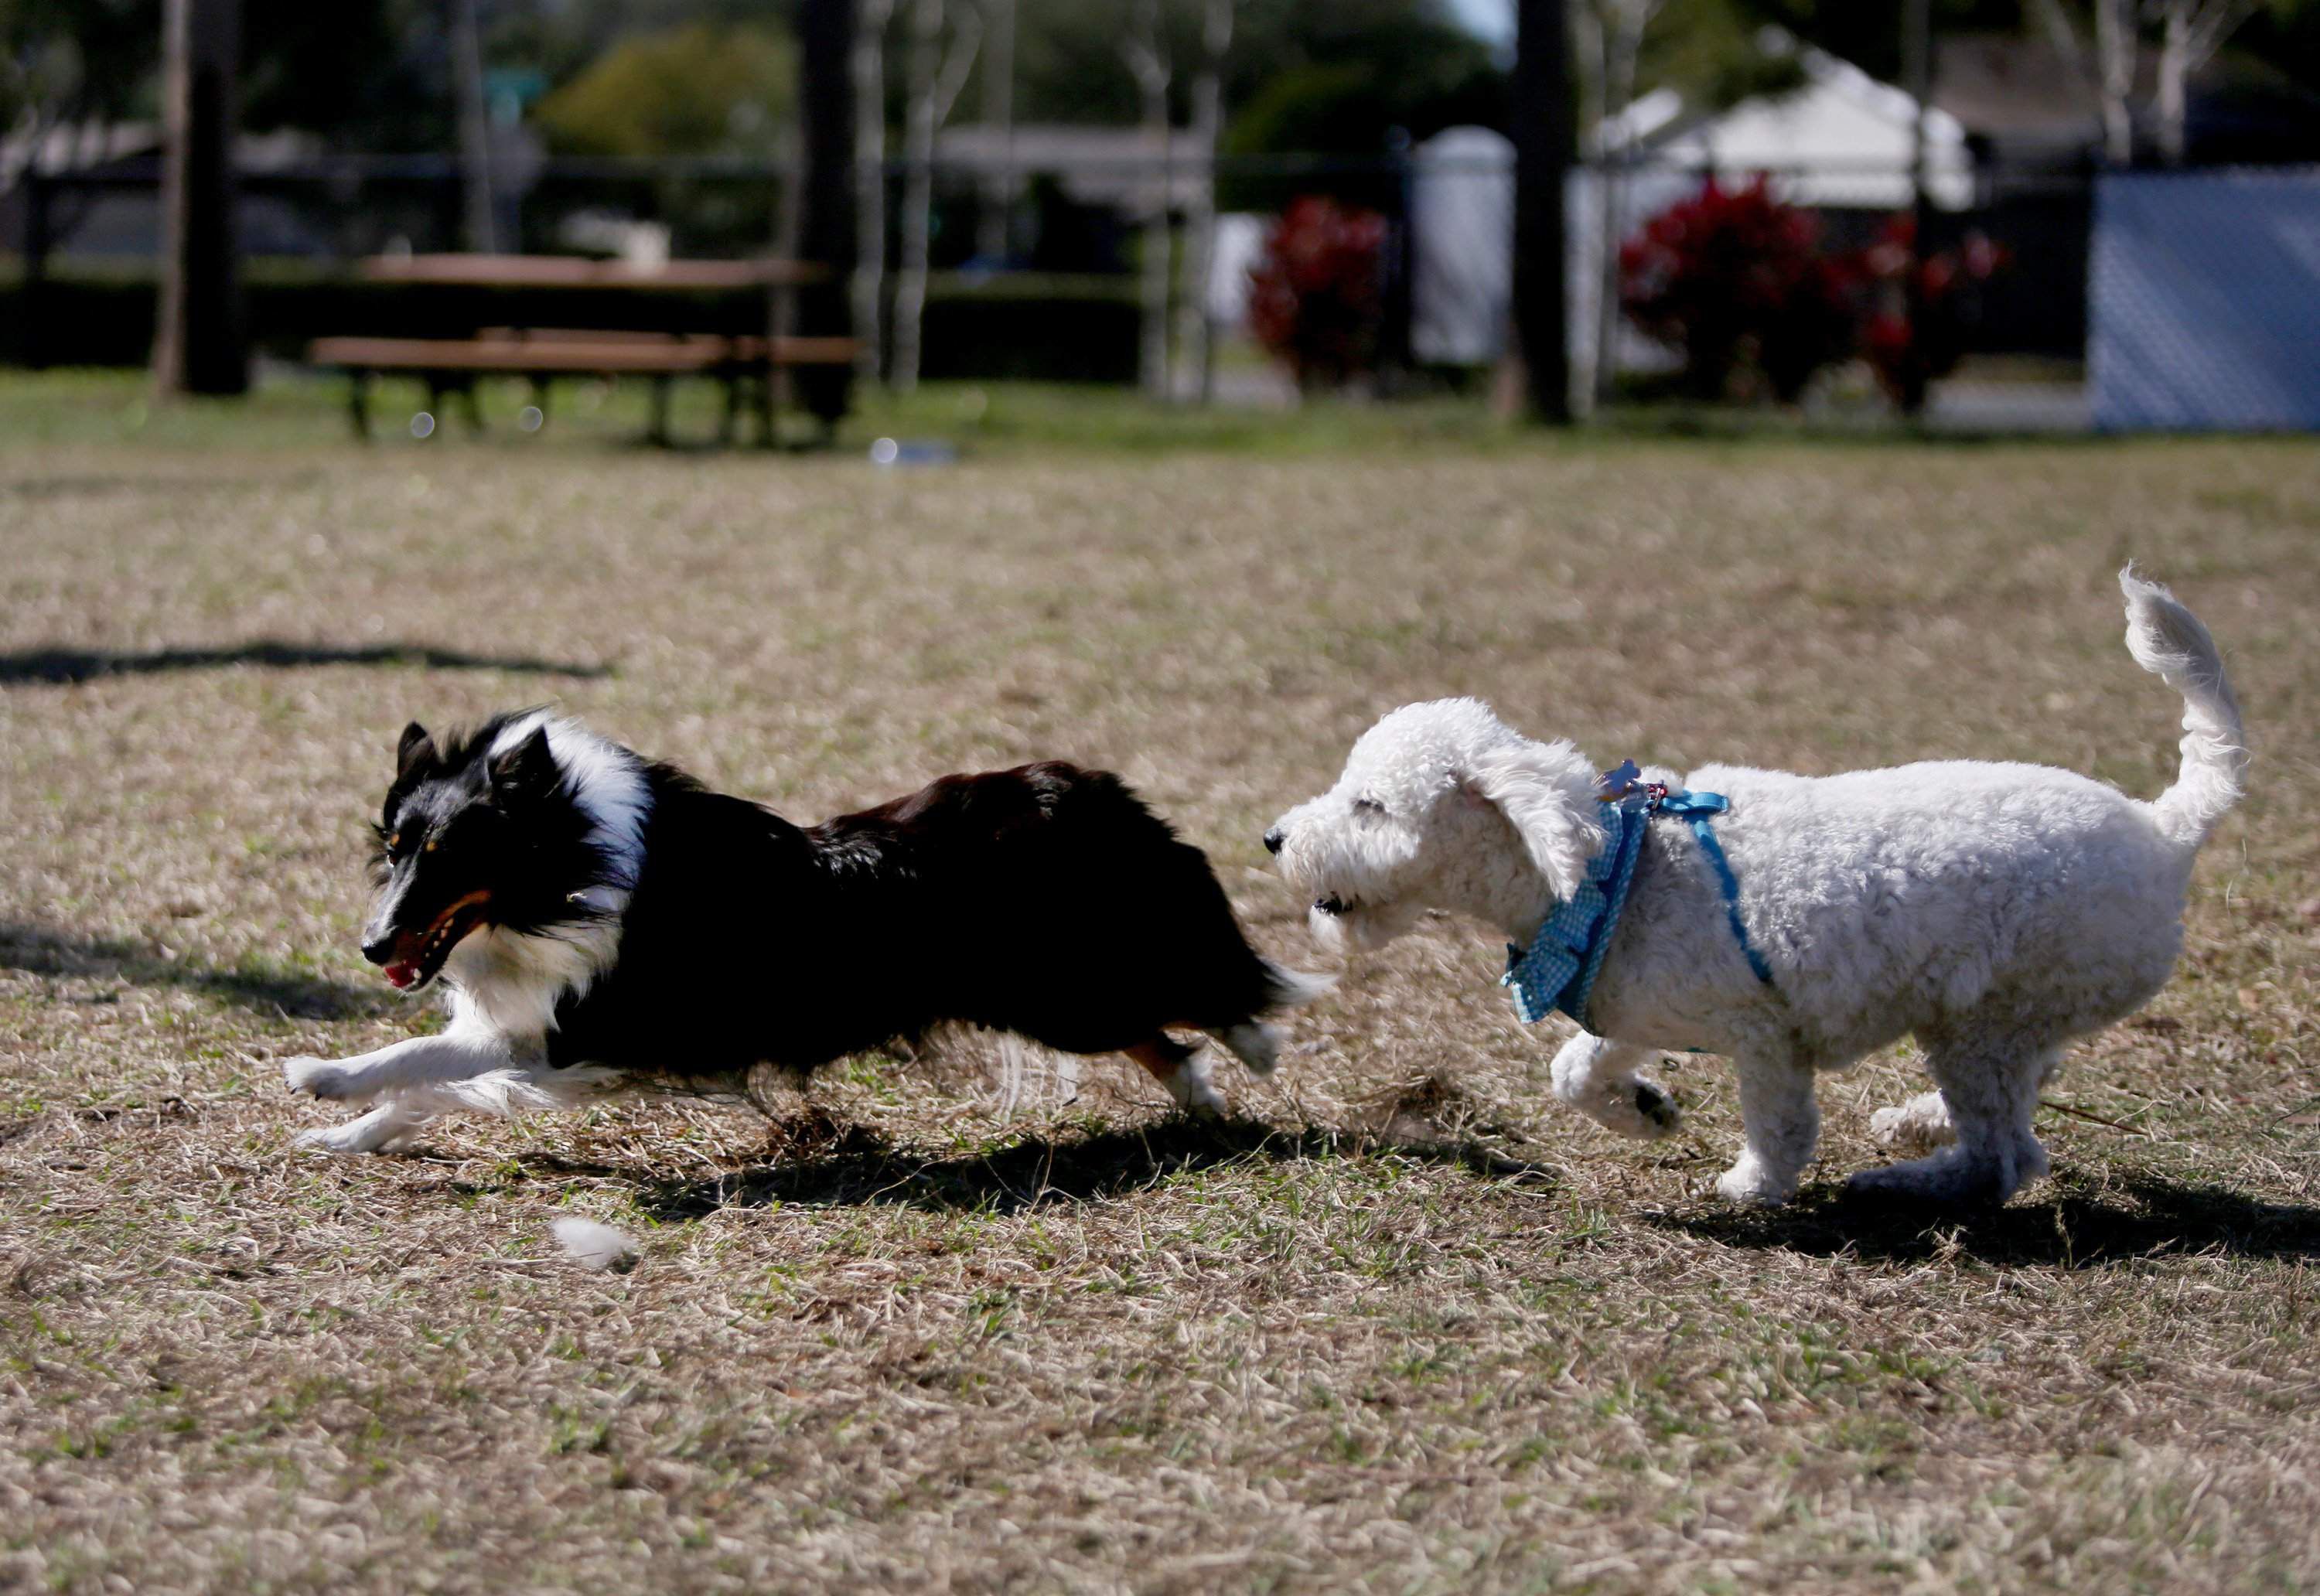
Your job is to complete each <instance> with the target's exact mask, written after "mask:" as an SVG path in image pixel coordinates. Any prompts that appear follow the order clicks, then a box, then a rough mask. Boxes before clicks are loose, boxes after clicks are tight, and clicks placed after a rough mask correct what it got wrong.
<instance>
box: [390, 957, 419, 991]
mask: <svg viewBox="0 0 2320 1596" xmlns="http://www.w3.org/2000/svg"><path fill="white" fill-rule="evenodd" d="M418 979H419V966H417V965H416V964H414V963H412V961H411V960H409V959H403V958H399V959H396V960H395V961H394V963H393V964H391V965H389V966H386V984H388V985H389V986H392V987H394V989H395V991H397V992H401V991H402V990H403V989H404V988H405V987H407V986H409V985H410V984H412V982H413V981H416V980H418Z"/></svg>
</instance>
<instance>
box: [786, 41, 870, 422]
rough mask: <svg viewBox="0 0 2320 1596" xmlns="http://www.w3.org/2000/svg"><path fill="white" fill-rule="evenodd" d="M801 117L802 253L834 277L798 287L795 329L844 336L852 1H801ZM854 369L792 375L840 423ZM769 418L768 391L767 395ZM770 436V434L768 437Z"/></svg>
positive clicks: (851, 160)
mask: <svg viewBox="0 0 2320 1596" xmlns="http://www.w3.org/2000/svg"><path fill="white" fill-rule="evenodd" d="M797 19H798V20H797V30H798V77H799V83H800V90H801V92H800V95H799V104H798V113H799V115H798V122H799V133H800V139H799V152H798V153H799V161H798V165H799V177H800V182H799V205H798V227H797V234H798V253H799V255H800V257H801V258H803V259H807V260H811V261H815V262H817V263H819V264H820V265H822V266H826V267H828V268H829V277H827V278H826V279H825V280H823V281H821V282H819V283H809V284H807V285H806V286H803V287H802V288H800V289H799V290H798V291H797V296H796V300H795V306H796V308H795V312H794V315H795V321H794V322H793V325H794V326H795V327H796V329H797V331H799V332H801V333H803V334H805V335H807V336H810V337H820V336H829V337H839V338H843V337H845V336H847V334H848V333H850V332H852V331H853V320H854V318H853V315H852V313H851V311H850V308H849V306H848V304H847V281H848V279H849V278H850V277H851V276H852V273H853V268H854V260H853V256H854V250H855V246H856V232H855V226H854V215H853V210H854V198H855V193H854V185H855V177H856V152H855V149H854V134H855V117H854V104H853V99H854V79H853V77H852V75H851V73H850V72H849V71H848V67H849V64H850V63H851V61H852V59H853V56H854V43H855V31H854V29H855V0H802V4H801V5H799V7H798V10H797ZM853 376H854V372H853V368H852V367H846V366H818V367H804V368H802V369H801V370H799V371H798V372H797V373H796V374H795V382H794V388H795V391H796V393H797V394H798V396H799V398H800V399H801V400H802V402H803V404H804V405H805V408H806V409H807V411H809V412H810V413H811V414H813V415H814V416H815V417H817V418H818V419H820V421H821V422H822V423H823V424H824V425H825V426H835V425H836V424H837V422H838V418H839V417H840V416H843V415H844V414H845V413H846V410H847V403H848V401H849V399H850V398H851V385H852V381H853ZM771 397H772V395H771V392H770V390H768V392H767V394H766V400H767V410H766V413H765V414H766V424H767V425H768V428H769V429H770V422H771V406H770V401H771ZM769 441H770V440H769Z"/></svg>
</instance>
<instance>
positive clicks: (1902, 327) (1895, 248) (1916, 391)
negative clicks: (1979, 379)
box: [1857, 215, 2006, 415]
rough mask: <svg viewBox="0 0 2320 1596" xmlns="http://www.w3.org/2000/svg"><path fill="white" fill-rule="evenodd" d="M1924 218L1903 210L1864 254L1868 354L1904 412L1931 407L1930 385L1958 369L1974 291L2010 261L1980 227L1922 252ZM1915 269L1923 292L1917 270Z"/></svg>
mask: <svg viewBox="0 0 2320 1596" xmlns="http://www.w3.org/2000/svg"><path fill="white" fill-rule="evenodd" d="M1858 260H1859V265H1858V267H1857V270H1858V271H1859V273H1860V276H1861V277H1862V281H1863V283H1864V284H1865V285H1866V289H1867V292H1866V295H1865V297H1866V300H1867V310H1866V314H1865V316H1864V318H1863V321H1862V329H1861V352H1862V356H1863V357H1864V358H1866V359H1867V360H1868V362H1869V367H1870V369H1871V370H1872V371H1874V372H1875V373H1876V374H1877V383H1878V385H1879V386H1880V387H1881V388H1883V389H1884V390H1885V392H1886V394H1887V395H1888V396H1889V397H1890V398H1891V400H1892V401H1893V403H1894V404H1897V405H1899V407H1900V408H1901V410H1902V411H1903V412H1904V413H1908V414H1910V415H1915V414H1916V413H1917V412H1918V411H1920V410H1922V409H1924V408H1925V404H1926V388H1927V386H1928V385H1931V384H1932V382H1933V380H1934V379H1935V377H1941V376H1948V375H1949V374H1950V373H1951V372H1953V371H1954V370H1956V369H1957V363H1958V361H1959V359H1960V358H1962V356H1963V355H1964V354H1965V339H1966V332H1967V330H1968V329H1969V328H1970V327H1971V324H1972V319H1973V312H1974V309H1975V303H1974V302H1975V292H1976V290H1978V289H1979V288H1980V286H1981V285H1982V284H1984V283H1987V282H1988V281H1989V279H1990V278H1991V277H1994V276H1996V275H1997V274H1998V270H1999V269H2000V268H2003V267H2004V266H2005V264H2006V251H2005V250H2004V249H2000V248H1999V247H1998V246H1997V245H1996V244H1993V243H1991V242H1990V241H1989V240H1988V239H1987V238H1985V237H1983V236H1982V235H1981V234H1980V233H1978V232H1976V233H1969V234H1967V235H1966V238H1965V241H1964V242H1963V243H1962V244H1961V245H1960V246H1959V247H1958V248H1957V249H1944V250H1942V251H1941V252H1940V253H1938V254H1935V255H1928V256H1926V257H1925V258H1923V259H1919V258H1917V218H1916V217H1914V216H1908V215H1902V216H1896V217H1894V218H1893V219H1892V220H1891V221H1890V222H1887V223H1886V224H1885V231H1884V233H1883V235H1882V236H1881V237H1880V238H1879V239H1878V240H1877V241H1876V242H1875V243H1874V244H1871V246H1870V247H1869V248H1868V249H1864V250H1862V252H1861V254H1860V256H1859V257H1858ZM1913 265H1914V267H1915V269H1916V285H1915V286H1916V294H1915V296H1914V302H1913V299H1912V295H1911V292H1910V290H1911V281H1910V273H1911V268H1912V266H1913Z"/></svg>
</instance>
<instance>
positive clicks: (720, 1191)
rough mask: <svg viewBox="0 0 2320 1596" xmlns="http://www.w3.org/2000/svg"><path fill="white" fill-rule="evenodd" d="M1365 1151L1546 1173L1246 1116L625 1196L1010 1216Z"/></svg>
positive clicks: (1474, 1154) (1477, 1168)
mask: <svg viewBox="0 0 2320 1596" xmlns="http://www.w3.org/2000/svg"><path fill="white" fill-rule="evenodd" d="M1375 1153H1386V1154H1393V1155H1398V1156H1402V1157H1407V1158H1415V1159H1420V1160H1423V1161H1425V1162H1427V1163H1431V1164H1447V1165H1458V1166H1460V1167H1462V1168H1465V1169H1469V1170H1472V1171H1473V1172H1474V1173H1476V1174H1485V1175H1490V1176H1492V1177H1495V1178H1500V1179H1505V1178H1516V1179H1522V1180H1528V1181H1539V1182H1549V1181H1552V1180H1554V1178H1555V1172H1554V1170H1552V1169H1550V1168H1548V1167H1547V1166H1545V1165H1536V1164H1529V1163H1525V1162H1523V1161H1522V1160H1520V1159H1516V1158H1509V1157H1507V1156H1504V1155H1502V1154H1500V1153H1497V1152H1494V1151H1492V1150H1491V1149H1490V1148H1488V1147H1483V1146H1482V1145H1481V1144H1479V1143H1476V1142H1472V1141H1442V1142H1430V1141H1428V1142H1418V1141H1388V1140H1382V1139H1379V1138H1373V1137H1365V1136H1359V1135H1354V1134H1347V1133H1341V1132H1337V1131H1331V1130H1321V1129H1305V1130H1301V1131H1300V1130H1282V1129H1275V1128H1273V1127H1272V1126H1268V1125H1264V1124H1260V1123H1257V1122H1255V1121H1253V1120H1223V1121H1212V1122H1203V1121H1200V1120H1183V1119H1176V1120H1165V1121H1163V1122H1162V1123H1160V1124H1158V1125H1154V1126H1149V1127H1146V1128H1144V1129H1133V1130H1123V1129H1092V1130H1090V1131H1089V1132H1088V1133H1087V1134H1085V1135H1083V1136H1077V1137H1030V1138H1026V1139H1024V1140H1022V1141H1019V1142H1015V1143H1012V1144H1010V1146H1007V1147H1000V1148H996V1149H993V1150H992V1151H991V1152H988V1153H983V1154H973V1155H966V1156H956V1157H941V1158H925V1157H920V1156H917V1155H914V1154H910V1153H904V1152H901V1151H898V1150H896V1149H895V1148H894V1147H892V1146H891V1145H889V1144H888V1143H886V1142H885V1141H884V1140H883V1139H882V1138H878V1137H876V1136H875V1135H873V1134H871V1133H870V1132H869V1131H867V1130H865V1129H862V1128H860V1127H858V1126H847V1127H844V1128H840V1129H838V1130H837V1131H836V1133H835V1135H834V1136H833V1137H832V1138H831V1139H830V1140H829V1142H828V1144H827V1145H826V1147H823V1148H822V1149H820V1151H818V1152H817V1153H815V1154H812V1155H809V1156H800V1157H795V1158H784V1159H782V1160H779V1161H776V1162H772V1163H766V1164H760V1165H752V1166H751V1167H749V1168H747V1169H739V1170H735V1171H733V1172H731V1173H730V1174H722V1175H717V1176H711V1177H707V1178H698V1179H691V1180H673V1181H646V1182H643V1183H640V1189H639V1193H638V1199H637V1201H638V1205H639V1207H640V1208H642V1209H643V1210H644V1211H646V1212H647V1213H648V1214H650V1215H652V1216H653V1217H654V1218H655V1219H657V1220H661V1221H662V1222H663V1223H667V1222H670V1221H675V1220H697V1219H701V1218H702V1217H703V1216H705V1215H708V1214H711V1213H714V1212H716V1211H718V1210H720V1209H725V1208H764V1207H767V1206H769V1205H771V1204H773V1203H776V1202H785V1203H796V1204H799V1205H802V1206H804V1207H809V1208H842V1207H858V1206H865V1205H888V1206H894V1207H904V1208H916V1209H924V1210H928V1211H935V1212H958V1211H985V1212H994V1213H1008V1214H1011V1213H1020V1212H1021V1211H1024V1210H1026V1209H1029V1208H1034V1207H1037V1206H1038V1205H1039V1204H1041V1203H1047V1202H1102V1201H1104V1200H1106V1199H1108V1198H1112V1197H1119V1196H1124V1195H1127V1194H1128V1193H1129V1192H1137V1191H1141V1190H1143V1189H1144V1188H1146V1187H1148V1186H1153V1185H1156V1184H1158V1183H1161V1182H1163V1181H1165V1180H1167V1179H1169V1178H1171V1177H1172V1176H1174V1175H1179V1174H1188V1173H1193V1172H1197V1171H1200V1170H1204V1169H1216V1168H1219V1167H1221V1166H1223V1165H1231V1164H1242V1163H1255V1162H1273V1163H1288V1162H1291V1161H1294V1160H1300V1159H1318V1158H1329V1157H1346V1156H1358V1155H1363V1154H1375ZM532 1162H535V1163H539V1162H540V1161H539V1160H537V1159H535V1160H533V1161H532ZM546 1167H547V1168H548V1170H549V1171H550V1172H552V1173H557V1174H575V1173H591V1171H587V1170H583V1169H579V1168H575V1167H573V1166H568V1165H563V1164H561V1162H560V1161H557V1160H548V1161H546ZM593 1173H598V1174H618V1173H621V1172H618V1171H606V1170H598V1171H593Z"/></svg>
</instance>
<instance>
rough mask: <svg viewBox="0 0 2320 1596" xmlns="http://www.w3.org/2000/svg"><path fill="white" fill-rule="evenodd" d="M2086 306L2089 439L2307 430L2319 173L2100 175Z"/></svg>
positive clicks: (2315, 335) (2316, 412)
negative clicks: (2095, 431) (2095, 432)
mask: <svg viewBox="0 0 2320 1596" xmlns="http://www.w3.org/2000/svg"><path fill="white" fill-rule="evenodd" d="M2087 298H2088V315H2089V323H2088V334H2087V376H2088V382H2089V386H2090V387H2091V388H2092V390H2093V397H2094V420H2095V425H2096V426H2097V427H2098V428H2100V429H2102V430H2104V431H2136V430H2144V429H2152V428H2158V429H2164V430H2167V431H2320V172H2315V171H2314V170H2312V169H2310V168H2298V169H2297V170H2294V171H2280V172H2265V171H2225V172H2198V173H2182V174H2176V173H2167V174H2158V173H2134V174H2122V175H2117V176H2107V177H2102V178H2101V179H2099V180H2098V183H2097V185H2096V188H2095V222H2094V250H2093V260H2092V264H2091V266H2090V268H2089V285H2088V295H2087Z"/></svg>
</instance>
